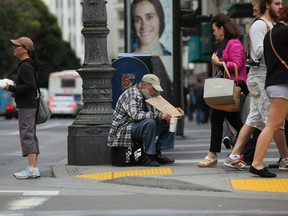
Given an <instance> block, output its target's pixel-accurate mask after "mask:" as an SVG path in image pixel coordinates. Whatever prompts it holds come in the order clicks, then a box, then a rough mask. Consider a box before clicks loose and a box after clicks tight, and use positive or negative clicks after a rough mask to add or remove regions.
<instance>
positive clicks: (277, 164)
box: [268, 158, 282, 169]
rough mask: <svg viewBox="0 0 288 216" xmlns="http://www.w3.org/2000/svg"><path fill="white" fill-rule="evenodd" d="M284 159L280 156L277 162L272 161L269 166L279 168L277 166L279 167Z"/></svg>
mask: <svg viewBox="0 0 288 216" xmlns="http://www.w3.org/2000/svg"><path fill="white" fill-rule="evenodd" d="M281 160H282V159H281V158H279V160H278V161H277V162H276V163H272V164H269V165H268V168H272V169H273V168H275V169H277V168H279V164H280V161H281Z"/></svg>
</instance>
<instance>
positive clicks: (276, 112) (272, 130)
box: [252, 98, 288, 170]
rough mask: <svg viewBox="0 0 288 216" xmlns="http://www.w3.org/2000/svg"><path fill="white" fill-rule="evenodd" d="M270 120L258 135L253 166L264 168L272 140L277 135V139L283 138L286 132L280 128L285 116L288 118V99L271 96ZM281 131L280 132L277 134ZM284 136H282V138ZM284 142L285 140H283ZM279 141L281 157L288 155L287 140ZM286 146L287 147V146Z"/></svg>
mask: <svg viewBox="0 0 288 216" xmlns="http://www.w3.org/2000/svg"><path fill="white" fill-rule="evenodd" d="M270 101H271V103H270V108H269V115H268V121H267V123H266V126H265V128H264V129H263V131H262V132H261V134H260V135H259V137H258V140H257V144H256V150H255V154H254V160H253V163H252V166H253V167H255V168H256V169H258V170H259V169H263V167H264V166H263V159H264V157H265V154H266V152H267V149H268V148H269V145H270V143H271V140H272V138H273V136H274V134H275V135H276V136H275V141H276V140H277V139H278V140H279V141H280V140H281V139H283V137H282V135H281V133H283V134H284V131H283V130H279V128H280V126H281V125H282V123H283V121H284V120H285V118H286V119H287V118H288V100H287V99H282V98H271V100H270ZM276 133H280V134H276ZM281 137H282V138H281ZM282 142H283V140H282ZM282 142H281V143H278V142H277V147H278V149H279V153H280V155H281V157H288V152H287V151H288V150H287V144H286V142H283V143H282ZM284 145H285V146H286V147H285V146H284Z"/></svg>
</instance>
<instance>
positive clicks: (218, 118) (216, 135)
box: [210, 109, 243, 152]
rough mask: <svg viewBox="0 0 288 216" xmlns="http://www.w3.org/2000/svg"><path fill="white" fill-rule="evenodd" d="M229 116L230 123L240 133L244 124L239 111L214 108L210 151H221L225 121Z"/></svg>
mask: <svg viewBox="0 0 288 216" xmlns="http://www.w3.org/2000/svg"><path fill="white" fill-rule="evenodd" d="M225 118H227V120H228V122H229V124H230V125H231V126H232V127H233V128H234V129H235V130H236V131H237V132H238V133H239V131H240V129H241V128H242V126H243V123H242V121H241V118H240V113H239V112H225V111H220V110H215V109H212V115H211V141H210V152H221V144H222V133H223V122H224V119H225Z"/></svg>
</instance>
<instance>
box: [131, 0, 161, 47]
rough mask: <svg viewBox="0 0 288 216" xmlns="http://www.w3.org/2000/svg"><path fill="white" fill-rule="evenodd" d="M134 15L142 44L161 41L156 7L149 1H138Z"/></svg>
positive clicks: (137, 33)
mask: <svg viewBox="0 0 288 216" xmlns="http://www.w3.org/2000/svg"><path fill="white" fill-rule="evenodd" d="M132 16H133V23H134V29H135V33H136V35H137V38H138V39H139V42H140V45H149V44H150V43H152V42H153V41H155V42H156V41H157V42H158V41H159V27H160V20H159V17H158V14H157V12H156V10H155V7H154V6H153V5H152V4H151V3H150V2H149V1H142V2H140V3H138V4H137V5H136V6H135V8H134V11H133V15H132Z"/></svg>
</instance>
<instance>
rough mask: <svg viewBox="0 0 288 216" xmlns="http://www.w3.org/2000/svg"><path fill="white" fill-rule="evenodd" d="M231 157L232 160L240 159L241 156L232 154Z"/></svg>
mask: <svg viewBox="0 0 288 216" xmlns="http://www.w3.org/2000/svg"><path fill="white" fill-rule="evenodd" d="M229 157H230V158H231V159H232V160H237V159H240V155H234V154H230V155H229Z"/></svg>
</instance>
